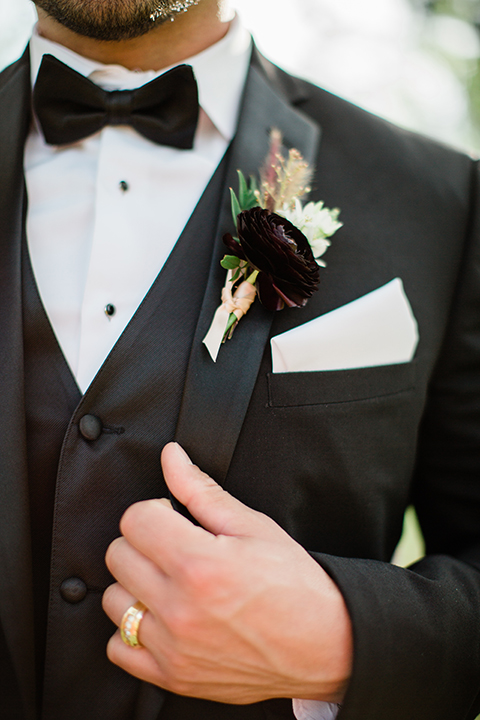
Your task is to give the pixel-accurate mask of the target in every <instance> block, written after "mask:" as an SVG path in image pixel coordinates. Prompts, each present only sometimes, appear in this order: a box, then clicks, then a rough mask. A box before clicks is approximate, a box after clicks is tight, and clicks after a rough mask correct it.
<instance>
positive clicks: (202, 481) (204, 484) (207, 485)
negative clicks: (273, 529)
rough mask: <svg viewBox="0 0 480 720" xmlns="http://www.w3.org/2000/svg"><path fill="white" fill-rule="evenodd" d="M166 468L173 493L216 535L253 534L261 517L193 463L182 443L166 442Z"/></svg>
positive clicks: (164, 465)
mask: <svg viewBox="0 0 480 720" xmlns="http://www.w3.org/2000/svg"><path fill="white" fill-rule="evenodd" d="M161 461H162V469H163V475H164V477H165V482H166V483H167V485H168V489H169V490H170V492H171V493H172V495H173V496H174V497H175V498H176V499H177V500H178V501H179V502H181V503H182V504H183V505H185V507H186V508H187V510H188V511H189V512H190V513H191V514H192V515H193V517H194V518H195V519H196V520H198V522H199V523H200V525H201V526H202V527H204V528H205V530H208V531H209V532H211V533H213V534H214V535H235V536H241V535H252V534H253V533H254V529H255V526H256V525H257V524H258V519H259V518H260V517H262V516H261V514H260V513H257V512H256V511H255V510H252V509H251V508H249V507H247V506H246V505H244V504H243V503H241V502H240V501H239V500H237V499H236V498H234V497H233V496H232V495H230V494H229V493H227V492H226V491H225V490H223V489H222V488H221V487H220V485H218V484H217V483H216V482H215V480H213V479H212V478H211V477H210V476H209V475H207V474H206V473H204V472H202V471H201V470H200V468H198V467H197V466H196V465H194V464H193V463H192V461H191V460H190V458H189V457H188V455H187V453H186V452H185V450H184V449H183V448H182V447H180V445H178V443H169V444H168V445H165V447H164V448H163V451H162V457H161Z"/></svg>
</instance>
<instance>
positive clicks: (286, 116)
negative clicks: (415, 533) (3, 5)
mask: <svg viewBox="0 0 480 720" xmlns="http://www.w3.org/2000/svg"><path fill="white" fill-rule="evenodd" d="M36 4H37V7H38V11H39V23H38V26H37V28H36V32H35V35H34V37H33V38H32V42H31V45H30V52H29V53H28V54H25V55H24V57H23V58H22V59H21V60H19V61H18V62H17V63H16V64H15V65H13V66H11V68H9V69H7V70H6V71H5V72H4V73H3V74H2V75H1V76H0V147H1V154H2V164H1V168H0V178H1V186H2V188H3V196H2V198H0V228H1V230H0V242H1V243H2V267H1V270H0V272H1V282H0V293H1V295H0V303H1V307H2V319H1V323H2V326H1V333H0V353H1V357H2V366H1V367H2V376H1V382H2V397H3V402H4V408H5V412H4V420H3V423H4V427H3V433H2V434H1V440H0V443H1V444H0V463H1V473H2V483H1V491H0V492H1V494H2V502H1V503H0V507H1V513H2V517H1V524H0V548H1V553H2V564H3V572H2V584H1V588H0V620H1V628H2V633H1V635H0V645H1V646H2V651H3V652H2V653H1V660H0V663H1V665H0V668H1V677H2V694H1V699H0V707H1V709H2V713H3V715H2V717H3V716H4V717H6V718H22V720H23V719H26V720H33V719H34V718H43V719H44V720H63V718H67V717H68V718H69V719H73V720H77V718H78V720H80V718H82V719H83V718H87V717H88V718H94V719H96V718H99V719H100V718H102V719H105V720H124V719H125V720H130V719H131V718H135V720H149V719H150V718H151V719H152V720H153V719H154V718H162V720H173V719H174V718H175V719H176V718H182V720H188V719H189V718H206V719H210V718H211V719H212V720H213V719H215V720H216V719H217V718H218V719H219V720H220V718H238V719H239V720H240V719H243V718H245V720H246V719H247V718H254V719H256V718H258V719H260V718H272V719H274V718H284V717H287V718H293V717H297V718H299V720H303V719H304V718H308V717H318V718H332V717H335V716H338V718H339V719H341V720H364V719H367V718H368V720H384V719H385V718H389V719H392V720H397V719H398V720H400V718H402V719H404V718H408V719H409V720H415V719H416V718H418V720H420V719H422V720H426V719H431V720H433V719H435V720H439V719H442V718H445V720H447V718H448V720H455V718H458V719H459V720H460V718H472V719H473V718H475V716H476V714H478V712H480V700H479V693H480V683H479V681H478V677H479V670H480V656H479V653H478V647H479V641H480V637H479V636H480V630H479V628H478V609H477V608H478V603H479V601H480V576H479V574H478V567H479V564H480V550H479V548H480V522H479V520H480V485H479V471H480V415H479V410H478V408H479V396H480V337H479V329H478V312H479V310H480V302H479V300H480V275H479V261H480V258H479V249H478V237H479V233H478V231H479V228H478V225H477V215H476V203H477V200H478V198H477V197H476V195H477V180H476V173H477V169H476V164H475V163H474V162H473V161H471V160H470V159H469V158H467V157H465V156H463V155H460V154H457V153H455V152H453V151H451V150H449V149H447V148H444V147H441V146H438V145H436V144H435V143H432V142H430V141H428V140H425V139H422V138H418V137H415V136H412V135H410V134H408V133H405V132H403V131H400V130H398V129H395V128H393V127H391V126H389V125H388V124H386V123H384V122H382V121H380V120H378V119H375V118H373V117H370V116H368V115H367V114H366V113H364V112H362V111H360V110H359V109H357V108H354V107H352V106H350V105H348V104H347V103H345V102H343V101H341V100H339V99H337V98H335V97H333V96H330V95H329V94H327V93H325V92H323V91H320V90H318V89H315V88H313V87H311V86H310V85H308V84H306V83H304V82H302V81H299V80H296V79H294V78H291V77H289V76H287V75H285V74H284V73H282V72H281V71H279V70H278V69H276V68H274V67H273V66H272V65H270V64H269V63H268V62H267V61H266V60H265V59H264V58H262V57H261V56H260V55H259V54H258V53H257V51H256V50H255V49H253V51H252V49H251V47H250V42H249V39H248V37H246V35H245V33H244V31H243V30H242V28H241V27H240V26H239V25H238V23H237V22H234V23H230V22H229V21H228V20H227V19H225V18H224V17H223V16H222V13H221V8H220V3H217V2H216V0H197V1H195V0H186V1H185V2H178V1H177V0H166V1H165V2H162V3H160V4H159V3H158V2H149V0H144V1H143V2H139V1H138V2H137V1H136V0H126V1H125V2H119V1H118V0H92V1H91V2H88V3H87V2H85V3H81V2H79V0H42V2H37V3H36ZM172 21H173V22H172ZM184 61H186V63H187V65H188V66H191V67H192V68H193V74H192V72H191V71H190V70H189V69H188V68H186V69H185V68H183V69H181V70H180V71H178V70H174V71H173V74H171V75H169V77H168V78H167V79H166V81H165V78H164V80H163V81H162V83H163V84H162V85H161V86H160V85H157V84H155V85H151V86H150V88H154V90H153V91H151V90H149V89H147V90H145V89H144V90H140V91H139V93H136V94H135V95H133V94H132V93H131V92H127V93H126V94H125V93H124V94H122V95H119V94H115V93H116V91H119V90H120V91H132V90H134V89H135V88H138V87H141V86H146V85H148V83H151V82H152V81H154V80H155V79H156V77H157V76H158V75H161V74H162V71H163V70H164V69H166V68H170V67H172V66H173V67H176V66H177V65H179V64H182V63H183V62H184ZM65 66H66V67H65ZM79 76H80V77H79ZM85 78H88V81H86V80H85ZM169 78H170V79H169ZM168 83H169V84H168ZM32 85H33V86H34V93H33V98H34V101H33V108H34V110H33V113H31V96H32V94H31V86H32ZM197 87H198V98H199V105H198V103H197V99H196V93H197ZM98 88H101V89H102V92H100V91H99V90H98ZM103 91H106V92H107V93H113V94H108V95H105V94H103ZM142 93H143V96H145V93H149V95H148V103H154V101H155V98H156V97H157V95H159V94H161V93H164V94H165V95H166V96H168V97H171V98H173V100H172V111H171V113H170V114H169V115H168V117H167V120H164V121H163V125H162V127H161V128H160V130H158V128H156V129H155V130H152V124H151V123H150V122H149V120H148V121H147V122H146V124H145V123H144V124H143V125H142V127H140V126H139V125H138V123H137V121H136V120H135V121H134V120H131V118H130V116H128V113H127V109H126V106H127V105H129V107H130V108H131V107H133V108H134V109H135V108H136V107H137V105H136V104H137V102H138V103H140V95H142ZM97 103H100V104H102V103H103V104H104V105H105V107H106V110H105V111H102V112H105V113H106V115H107V121H106V122H105V123H104V121H103V119H101V121H100V123H98V116H99V115H101V112H99V111H98V106H97ZM74 106H77V107H74ZM80 106H81V107H80ZM92 107H93V108H94V111H93V112H92ZM85 108H86V111H87V112H88V113H90V114H89V116H88V117H87V118H86V117H85ZM81 113H84V114H83V119H82V118H80V115H81ZM92 123H93V124H92ZM136 123H137V124H136ZM131 125H133V126H134V127H131ZM272 126H275V127H278V128H279V129H280V131H281V132H282V133H283V137H284V142H285V144H286V145H287V146H288V147H294V148H297V149H298V150H299V151H300V152H301V153H302V155H303V156H304V157H305V158H306V159H307V160H308V161H309V162H310V163H311V164H312V165H313V166H315V168H316V175H315V177H314V181H313V190H312V194H311V199H313V200H316V201H319V200H323V201H325V202H326V204H327V205H328V206H331V207H332V206H339V207H340V208H341V213H342V214H341V219H342V220H343V223H344V227H343V228H342V230H341V232H339V233H338V237H337V236H335V238H334V240H333V244H332V247H331V248H330V250H329V252H328V255H327V268H326V269H325V270H322V278H321V285H320V289H319V292H318V293H316V294H315V295H314V296H313V297H312V298H311V300H310V301H309V303H308V304H307V306H306V307H305V308H302V309H286V310H284V311H282V312H279V313H272V312H270V311H268V310H266V309H265V308H263V307H262V306H261V305H260V303H259V302H258V301H257V302H255V303H254V305H253V307H252V309H251V310H250V311H249V313H248V315H247V316H246V318H244V319H243V320H242V323H241V324H240V325H239V327H238V328H237V330H236V331H235V335H234V337H233V338H232V340H231V341H229V342H228V343H227V344H226V345H225V346H223V347H222V348H221V351H220V354H219V357H218V360H217V362H216V363H213V361H212V360H211V358H210V356H209V355H208V353H207V351H206V349H205V347H204V346H203V345H202V339H203V337H204V336H205V333H206V331H207V330H208V327H209V325H210V322H211V319H212V317H213V314H214V311H215V308H216V307H217V306H218V304H219V300H220V293H221V288H222V285H223V282H224V271H223V270H222V268H221V267H220V264H219V260H220V259H221V257H222V255H223V254H224V252H223V251H222V243H221V238H222V236H223V235H224V234H225V233H226V232H232V230H233V228H232V225H231V218H230V199H229V191H228V188H229V187H230V186H234V185H235V186H236V182H237V180H236V170H237V168H240V169H242V171H243V172H244V174H245V175H246V176H248V175H249V174H252V173H256V172H257V171H258V168H259V167H260V166H261V165H262V162H263V160H264V157H265V155H266V152H267V149H268V136H269V131H270V130H271V128H272ZM172 128H173V131H172ZM137 130H138V131H137ZM152 134H153V135H155V137H153V136H152ZM179 138H180V139H179ZM392 281H394V282H393V283H392ZM382 288H383V290H381V291H380V289H382ZM385 288H388V290H387V291H385ZM375 291H377V294H375ZM378 292H381V293H382V294H381V295H379V294H378ZM384 292H388V293H392V295H391V296H390V295H389V298H391V299H390V300H389V303H392V304H391V306H390V305H389V308H390V307H392V308H396V309H399V308H400V309H401V314H402V317H405V316H407V317H408V318H409V322H410V324H411V327H413V328H415V332H416V333H417V329H418V337H419V342H418V347H417V349H416V353H415V356H414V357H413V355H414V353H413V352H412V353H411V354H410V355H408V357H403V354H402V353H403V352H404V349H403V348H402V352H401V353H400V355H401V357H400V356H395V357H393V358H392V359H390V360H389V361H385V360H382V358H384V356H385V352H387V353H388V352H389V350H390V347H388V348H385V347H384V345H385V333H384V332H383V331H382V332H376V333H374V336H375V337H374V338H373V340H372V339H369V340H368V341H367V344H368V345H369V348H368V349H369V351H371V356H369V357H370V360H369V361H368V362H363V363H362V362H361V360H360V359H359V357H349V360H348V362H347V363H346V364H345V353H343V358H342V360H339V361H337V364H336V365H333V366H332V367H319V368H315V369H314V370H312V369H308V368H306V367H305V366H303V367H302V364H301V363H302V359H303V358H302V357H297V358H296V359H295V362H296V363H297V364H296V365H295V369H294V371H291V368H288V367H287V368H286V370H287V371H286V372H280V373H279V372H275V368H274V367H273V368H272V351H271V346H270V343H269V339H270V338H273V337H275V338H277V337H278V336H279V335H282V334H284V333H287V335H283V338H289V337H292V336H291V335H290V336H289V335H288V332H289V331H292V330H293V329H294V328H296V331H295V332H296V334H295V338H299V337H300V338H302V342H304V341H305V340H306V341H307V345H308V346H309V347H314V346H315V343H318V342H320V341H321V339H322V336H323V333H324V330H320V332H318V331H317V330H316V328H317V327H320V326H319V325H318V324H317V323H318V322H319V321H318V320H317V318H320V317H322V316H324V315H325V314H326V313H329V312H331V311H336V310H337V309H341V310H340V311H339V313H337V315H332V318H333V319H334V320H333V325H334V327H335V328H338V332H337V336H336V338H335V337H333V338H332V339H331V340H330V343H329V344H330V345H331V346H333V349H335V347H336V346H337V345H338V347H339V348H340V347H341V345H342V344H344V343H345V342H346V344H347V355H349V356H355V352H354V351H353V350H352V347H353V337H352V336H351V333H352V332H354V329H353V326H352V323H351V322H350V328H349V330H348V332H347V331H346V330H345V327H346V325H345V323H346V320H347V319H348V317H352V315H351V313H352V307H353V308H354V310H353V312H357V313H359V314H358V315H357V316H356V317H358V320H356V321H355V326H356V327H359V326H360V325H362V327H364V331H365V332H368V333H369V332H370V330H371V327H373V326H374V325H375V321H374V318H375V317H377V315H378V312H379V309H381V308H382V307H385V301H384V300H379V299H378V298H384V297H385V295H384ZM356 300H358V301H359V303H360V304H356V305H350V306H349V305H348V304H349V303H352V302H353V301H356ZM344 306H348V307H347V308H344ZM358 308H360V310H357V309H358ZM342 318H343V320H342ZM396 318H397V315H396V314H395V313H394V312H393V311H392V312H390V310H389V312H388V318H387V320H388V324H389V325H393V335H394V337H395V338H397V337H400V336H401V333H402V331H401V327H400V325H398V327H397V325H396V324H395V323H396V322H397V321H396ZM309 321H312V323H309ZM307 323H309V324H307ZM342 323H343V324H342ZM322 327H325V326H324V325H323V326H322ZM298 333H300V335H299V334H298ZM372 337H373V336H372ZM369 338H370V336H369ZM278 342H280V341H278ZM297 343H298V340H295V341H294V345H295V344H297ZM363 344H364V345H365V342H364V343H363ZM388 345H390V344H389V343H388ZM415 345H416V342H415ZM413 349H414V350H415V348H413ZM338 352H339V354H340V355H341V352H340V350H339V351H338ZM314 354H315V353H314ZM294 355H295V353H294ZM297 355H298V353H297ZM289 370H290V371H289ZM307 370H308V371H307ZM7 423H8V432H7ZM171 440H176V441H177V443H176V444H170V441H171ZM162 448H163V452H162V457H161V465H160V459H159V456H160V451H161V450H162ZM182 448H183V449H182ZM185 451H187V452H188V455H187V454H186V453H185ZM192 461H193V462H194V463H195V465H193V464H192ZM197 466H198V467H197ZM198 468H201V469H198ZM202 471H204V472H205V473H207V474H203V472H202ZM211 478H213V480H212V479H211ZM217 483H220V485H218V484H217ZM220 486H221V487H220ZM221 488H224V490H223V489H221ZM225 491H227V492H225ZM169 494H170V496H171V497H173V498H176V500H177V501H179V502H180V503H181V504H183V505H184V506H185V507H186V508H187V509H188V511H189V512H190V514H191V516H193V517H194V518H195V519H196V521H197V523H198V525H197V524H193V523H192V522H191V521H190V520H189V519H187V518H186V517H183V516H182V515H181V514H180V513H178V512H176V511H175V510H173V509H172V507H171V504H170V502H169V501H168V500H165V499H161V500H158V499H153V500H152V499H151V498H166V497H168V495H169ZM138 501H140V502H138ZM411 501H413V502H415V504H416V506H417V510H418V513H419V517H420V520H421V522H422V525H423V529H424V533H425V537H426V543H427V552H428V555H427V557H426V558H425V559H424V560H422V561H421V562H420V563H418V564H417V565H416V566H415V567H414V568H412V569H411V570H403V569H400V568H396V567H394V566H392V565H390V564H389V559H390V557H391V555H392V552H393V549H394V547H395V545H396V542H397V541H398V538H399V535H400V532H401V522H402V517H403V512H404V509H405V507H406V505H407V504H408V503H409V502H411ZM120 521H121V524H120V531H121V537H120V538H118V539H115V538H116V536H117V535H118V524H119V522H120ZM105 552H106V565H107V567H108V570H107V567H106V566H105V561H104V556H105ZM109 571H110V572H109ZM110 573H111V574H110ZM112 575H113V578H114V580H116V581H117V582H115V583H114V584H112V582H113V581H112ZM137 601H141V602H142V603H143V604H144V605H145V606H146V608H147V610H146V612H145V614H144V617H143V619H142V620H141V621H140V625H139V628H138V640H139V642H140V643H141V646H140V648H132V647H129V646H128V645H127V644H126V643H124V642H123V641H122V639H121V637H120V634H119V632H118V631H116V632H114V630H115V625H116V626H119V625H120V624H121V622H122V617H123V616H124V613H125V612H126V611H127V609H128V608H129V607H130V606H132V605H133V604H134V603H136V602H137ZM102 605H103V609H102ZM107 616H108V617H107ZM109 618H110V619H109ZM112 621H113V624H112ZM109 638H110V639H109ZM107 643H108V650H107V652H108V658H109V659H107V656H106V646H107ZM292 699H293V705H292ZM338 704H340V706H341V707H340V708H339V707H338ZM293 713H295V715H294V714H293Z"/></svg>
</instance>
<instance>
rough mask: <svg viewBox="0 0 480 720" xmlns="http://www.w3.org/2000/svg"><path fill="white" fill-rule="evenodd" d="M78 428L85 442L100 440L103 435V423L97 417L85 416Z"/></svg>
mask: <svg viewBox="0 0 480 720" xmlns="http://www.w3.org/2000/svg"><path fill="white" fill-rule="evenodd" d="M78 427H79V429H80V432H81V434H82V435H83V437H84V438H85V440H98V438H99V437H100V435H101V434H102V423H101V420H100V418H98V417H96V416H95V415H84V416H83V417H82V418H81V420H80V422H79V424H78Z"/></svg>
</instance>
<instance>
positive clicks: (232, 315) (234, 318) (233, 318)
mask: <svg viewBox="0 0 480 720" xmlns="http://www.w3.org/2000/svg"><path fill="white" fill-rule="evenodd" d="M236 322H237V316H236V315H235V313H230V317H229V318H228V323H227V327H226V328H225V332H224V334H223V340H224V342H225V340H226V339H227V336H228V333H229V332H230V330H231V329H232V327H233V326H234V325H235V323H236Z"/></svg>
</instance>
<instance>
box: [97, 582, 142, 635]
mask: <svg viewBox="0 0 480 720" xmlns="http://www.w3.org/2000/svg"><path fill="white" fill-rule="evenodd" d="M137 600H138V598H137V597H135V596H134V595H132V594H131V593H129V592H128V590H125V588H124V587H122V586H121V585H120V583H113V585H109V586H108V587H107V589H106V590H105V592H104V593H103V596H102V607H103V610H104V612H105V613H106V614H107V615H108V617H109V618H110V620H111V621H112V622H113V623H115V625H116V626H117V627H120V623H121V622H122V618H123V616H124V614H125V613H126V612H127V610H128V608H129V607H131V606H132V605H134V604H135V603H136V602H137Z"/></svg>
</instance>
